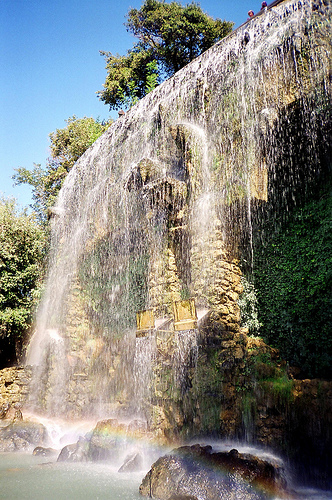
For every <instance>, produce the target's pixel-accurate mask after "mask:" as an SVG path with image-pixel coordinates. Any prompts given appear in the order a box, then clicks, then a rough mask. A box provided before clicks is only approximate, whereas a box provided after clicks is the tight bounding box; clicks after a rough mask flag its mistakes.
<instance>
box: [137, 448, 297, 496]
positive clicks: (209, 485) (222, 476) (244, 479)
mask: <svg viewBox="0 0 332 500" xmlns="http://www.w3.org/2000/svg"><path fill="white" fill-rule="evenodd" d="M139 491H140V494H141V495H143V496H146V497H149V498H155V499H159V500H169V499H170V498H191V499H193V498H199V499H200V500H220V499H221V498H227V499H228V500H239V499H240V498H243V499H246V500H263V499H268V498H272V497H274V496H275V495H278V497H279V498H290V496H289V492H286V481H285V479H284V476H283V469H282V468H281V467H280V466H279V465H278V464H277V463H271V462H267V461H265V460H262V459H260V458H258V457H255V456H253V455H248V454H241V453H239V452H238V451H237V450H231V451H230V452H228V453H227V452H225V453H212V448H211V447H210V446H204V447H202V446H200V445H194V446H183V447H181V448H178V449H176V450H173V451H172V452H171V453H170V454H169V455H165V456H164V457H161V458H159V459H158V460H157V462H155V463H154V464H153V465H152V467H151V469H150V471H149V472H148V473H147V475H146V476H145V477H144V479H143V481H142V484H141V486H140V489H139Z"/></svg>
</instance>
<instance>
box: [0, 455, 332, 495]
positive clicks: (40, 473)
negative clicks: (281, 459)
mask: <svg viewBox="0 0 332 500" xmlns="http://www.w3.org/2000/svg"><path fill="white" fill-rule="evenodd" d="M146 472H147V471H141V472H135V473H132V472H131V473H119V472H118V467H114V466H113V465H110V464H107V463H100V462H98V463H91V462H88V463H87V462H86V463H70V462H56V456H55V457H54V458H52V459H50V458H45V457H39V456H37V457H36V456H33V455H31V454H27V453H0V500H142V497H141V496H140V495H139V493H138V489H139V485H140V484H141V481H142V479H143V477H144V476H145V474H146ZM295 490H296V494H297V498H298V500H332V492H331V491H321V490H316V489H309V488H308V489H304V488H296V487H295ZM293 498H294V497H293ZM275 500H277V499H275ZM284 500H285V499H284Z"/></svg>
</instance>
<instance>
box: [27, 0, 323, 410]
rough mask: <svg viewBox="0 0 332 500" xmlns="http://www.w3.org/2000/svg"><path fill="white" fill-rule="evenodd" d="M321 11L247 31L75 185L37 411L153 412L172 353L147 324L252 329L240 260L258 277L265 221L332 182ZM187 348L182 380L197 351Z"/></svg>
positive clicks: (55, 261) (44, 340)
mask: <svg viewBox="0 0 332 500" xmlns="http://www.w3.org/2000/svg"><path fill="white" fill-rule="evenodd" d="M317 5H320V2H315V1H310V0H301V1H285V2H282V3H279V4H278V5H275V6H274V7H273V8H271V9H269V10H268V11H267V12H266V13H264V14H263V15H261V16H259V17H258V18H255V19H253V20H252V21H250V22H249V23H247V24H245V25H243V26H242V27H241V28H240V29H238V30H236V32H234V33H232V34H231V35H229V36H228V37H227V38H226V39H224V40H222V41H220V42H219V43H217V44H216V45H215V46H213V47H212V48H211V49H209V50H208V51H206V52H205V53H204V54H203V55H202V56H200V57H199V58H197V59H196V60H195V61H193V62H192V63H190V64H189V65H188V66H186V67H185V68H183V69H182V70H180V71H179V72H178V73H176V74H175V75H174V76H173V77H172V78H170V79H169V80H167V81H166V82H164V83H163V84H161V85H160V86H159V87H157V88H156V89H155V90H154V91H153V92H151V93H150V94H149V95H148V96H146V97H145V98H144V99H142V100H141V101H140V102H138V103H137V104H136V105H135V106H134V107H133V108H131V109H130V110H129V111H128V112H127V113H126V114H125V115H124V116H122V117H121V118H119V119H118V120H117V121H116V122H115V123H114V124H113V125H112V126H111V127H110V128H109V129H108V130H107V131H106V132H105V133H104V134H103V136H101V137H100V138H99V139H98V140H97V141H96V142H95V143H94V144H93V145H92V146H91V147H90V148H89V149H88V150H87V151H86V152H85V154H84V155H83V156H82V157H81V158H80V159H79V161H78V162H77V163H76V165H75V166H74V168H73V169H72V170H71V172H70V173H69V174H68V176H67V178H66V180H65V182H64V185H63V187H62V189H61V191H60V193H59V197H58V200H57V204H56V209H55V211H54V213H55V214H56V215H54V217H53V220H52V221H51V228H52V232H51V252H50V261H49V268H48V277H47V281H46V286H45V293H44V297H43V300H42V304H41V306H40V309H39V312H38V317H37V325H36V333H35V335H34V337H33V338H32V341H31V345H30V349H29V353H28V357H27V364H30V365H34V366H35V368H34V373H35V377H34V382H33V383H32V391H31V396H30V405H31V406H32V407H33V408H34V409H35V411H39V412H45V413H47V414H49V415H55V414H57V415H59V414H62V415H63V416H67V417H74V416H88V415H97V416H99V415H109V414H116V415H122V416H126V415H128V413H129V414H130V413H139V414H141V413H142V412H143V413H144V412H145V411H147V409H146V404H147V402H145V403H144V400H145V399H147V400H150V399H151V398H152V395H153V394H154V393H153V391H154V390H156V389H153V387H152V386H153V383H154V380H155V379H156V370H157V371H158V368H155V367H153V365H154V364H155V363H156V361H154V360H156V357H157V351H158V345H157V343H156V342H155V339H154V338H152V340H151V339H150V340H147V339H137V340H136V334H135V332H136V313H137V311H140V310H145V309H149V308H151V309H152V310H153V311H154V314H155V317H156V318H166V319H167V318H171V316H172V304H173V302H174V301H178V300H181V298H184V297H188V296H190V297H193V298H194V299H195V301H196V307H197V308H204V309H209V310H211V311H212V312H213V313H214V315H215V316H214V317H218V321H221V322H223V324H224V325H225V328H227V329H228V330H230V331H231V330H232V328H233V329H234V328H236V325H238V323H239V306H238V303H237V301H238V297H239V293H240V290H239V289H234V287H233V289H232V280H235V279H237V277H238V275H239V274H240V271H239V260H241V259H242V260H243V262H247V267H248V268H251V267H252V266H253V265H254V263H253V261H254V259H253V256H252V254H253V246H252V240H253V231H255V228H256V223H257V221H255V214H256V213H258V209H259V210H260V209H261V208H262V207H263V208H264V209H265V210H267V211H274V210H275V211H277V207H282V206H285V205H287V204H289V203H295V202H296V196H297V195H298V193H300V194H301V192H302V190H303V185H304V180H305V182H306V184H308V182H309V180H310V179H312V180H313V181H314V180H315V178H316V177H317V176H319V173H320V169H321V165H320V157H319V151H321V150H322V148H324V147H325V143H324V140H323V139H324V138H322V129H323V128H324V127H322V120H323V118H322V117H323V111H322V110H323V109H324V107H325V108H326V106H327V103H328V102H329V99H330V96H329V91H330V90H329V89H330V87H329V75H328V62H329V58H330V46H329V44H328V39H329V14H330V10H329V7H326V8H323V7H322V9H323V14H321V12H320V9H319V8H318V7H317ZM324 9H325V10H324ZM290 123H293V125H292V130H293V132H294V137H291V138H288V137H286V135H285V133H284V130H285V127H286V125H287V124H290ZM299 156H301V157H302V158H305V161H306V165H305V166H306V172H305V174H304V173H303V170H302V171H301V170H297V167H296V166H295V163H296V162H295V160H296V159H297V158H298V157H299ZM303 161H304V160H303ZM304 176H305V179H304ZM290 179H291V180H290ZM294 200H295V201H294ZM286 211H287V210H286ZM225 284H227V286H226V285H225ZM227 287H228V288H227ZM170 329H171V328H170ZM156 331H157V330H156ZM157 332H158V331H157ZM154 335H156V334H154ZM181 338H182V337H181ZM179 343H180V341H179ZM147 344H148V345H149V347H147ZM183 345H184V348H183V350H182V351H181V354H179V355H178V356H177V357H176V362H175V365H176V370H175V372H176V373H177V376H178V378H179V380H182V381H183V379H184V377H185V369H184V368H183V367H184V365H185V364H186V363H187V361H186V359H187V358H188V356H189V358H190V357H191V358H192V356H195V352H196V350H197V338H196V336H195V339H194V340H192V341H190V343H189V346H188V344H183ZM136 346H140V347H136ZM188 353H189V354H188ZM190 353H191V354H190ZM188 363H189V365H190V363H191V365H190V366H193V363H192V361H191V362H188ZM165 373H166V372H165ZM151 391H152V392H151ZM153 397H155V395H154V396H153Z"/></svg>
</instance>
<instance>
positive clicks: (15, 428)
mask: <svg viewBox="0 0 332 500" xmlns="http://www.w3.org/2000/svg"><path fill="white" fill-rule="evenodd" d="M46 439H47V431H46V428H45V427H44V426H43V425H42V424H39V423H36V422H25V421H15V422H12V423H10V424H9V425H7V426H6V427H3V428H1V429H0V451H21V450H28V449H30V448H32V447H35V446H36V445H37V446H38V445H40V446H42V445H43V444H44V443H45V441H46Z"/></svg>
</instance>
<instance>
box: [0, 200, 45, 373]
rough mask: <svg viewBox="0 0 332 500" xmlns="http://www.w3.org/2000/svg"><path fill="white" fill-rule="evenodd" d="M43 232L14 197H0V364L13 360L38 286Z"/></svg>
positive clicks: (30, 317)
mask: <svg viewBox="0 0 332 500" xmlns="http://www.w3.org/2000/svg"><path fill="white" fill-rule="evenodd" d="M44 250H45V232H44V231H43V230H42V228H41V227H40V225H39V224H38V223H37V222H36V220H35V219H34V217H33V216H32V215H27V214H26V213H25V212H23V213H18V211H17V207H16V204H15V201H14V200H4V199H2V200H0V367H4V366H8V365H10V364H12V363H13V362H17V361H18V360H19V357H20V352H21V347H22V343H23V342H24V340H25V339H26V337H27V334H28V332H29V330H30V328H31V325H32V320H33V314H34V309H35V306H36V302H37V299H38V296H39V293H38V291H39V290H40V288H41V277H42V272H43V261H44Z"/></svg>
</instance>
